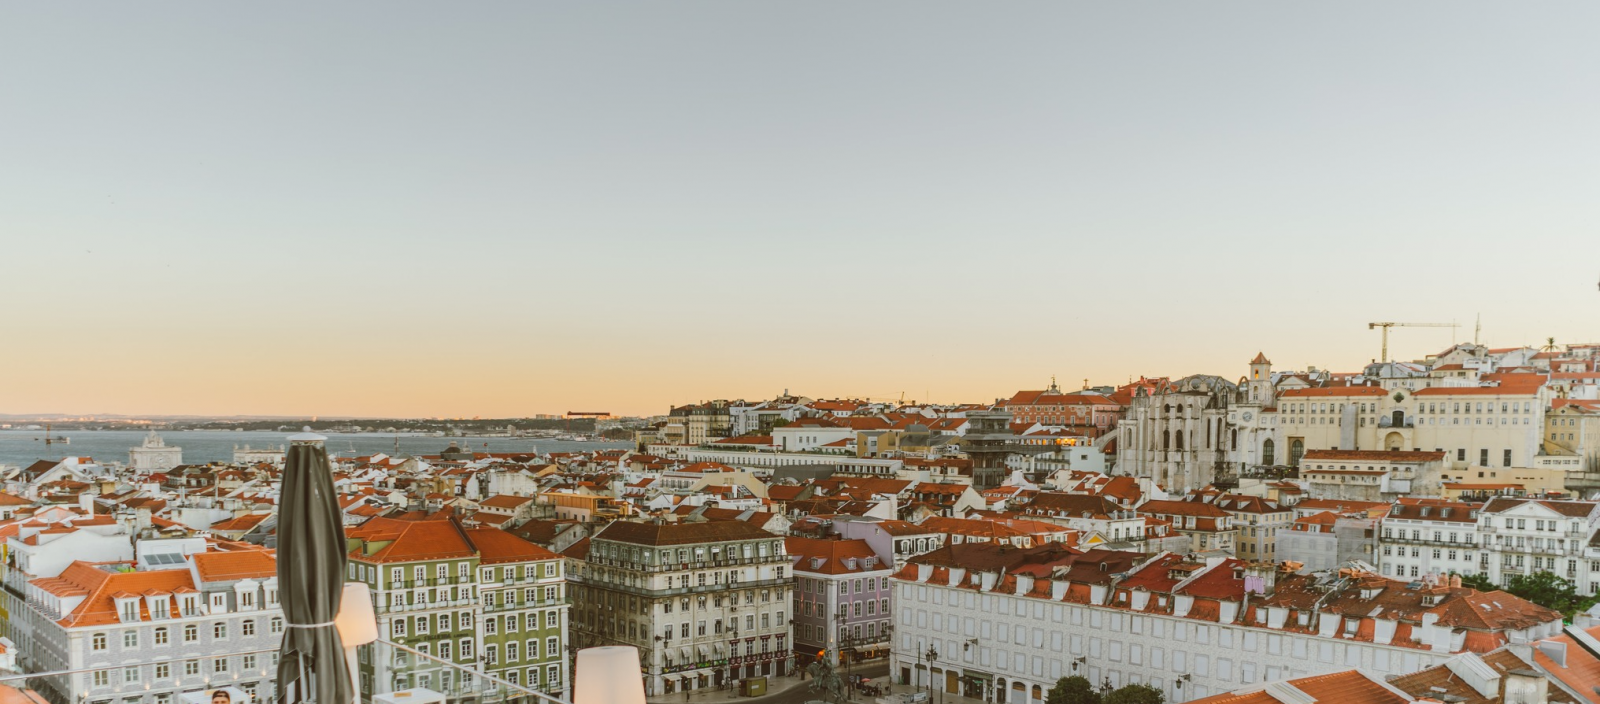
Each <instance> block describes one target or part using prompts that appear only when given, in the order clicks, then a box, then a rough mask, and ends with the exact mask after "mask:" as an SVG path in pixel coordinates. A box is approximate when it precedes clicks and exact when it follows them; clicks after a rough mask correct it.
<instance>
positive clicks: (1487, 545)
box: [1478, 497, 1600, 594]
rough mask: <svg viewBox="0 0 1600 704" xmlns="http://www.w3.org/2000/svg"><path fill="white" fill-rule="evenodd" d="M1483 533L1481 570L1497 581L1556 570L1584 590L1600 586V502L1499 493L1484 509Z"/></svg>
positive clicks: (1590, 590) (1482, 515)
mask: <svg viewBox="0 0 1600 704" xmlns="http://www.w3.org/2000/svg"><path fill="white" fill-rule="evenodd" d="M1479 518H1480V520H1479V524H1478V533H1479V535H1480V536H1481V538H1480V540H1481V542H1482V544H1483V547H1484V551H1483V554H1484V555H1485V556H1487V558H1488V564H1487V565H1481V562H1482V560H1481V559H1480V566H1481V567H1483V569H1482V571H1483V573H1484V574H1487V575H1488V577H1489V579H1490V581H1493V582H1494V583H1495V584H1505V583H1506V579H1507V578H1509V577H1510V576H1511V575H1514V574H1530V573H1532V572H1539V571H1544V572H1552V573H1555V574H1556V575H1557V576H1559V577H1562V578H1564V579H1566V580H1568V581H1570V582H1572V583H1573V584H1574V585H1575V586H1576V587H1577V590H1578V592H1579V593H1581V594H1594V593H1596V591H1597V589H1600V549H1596V548H1591V547H1590V541H1591V540H1592V539H1593V538H1594V537H1595V534H1596V533H1595V529H1596V527H1597V526H1600V503H1596V502H1593V501H1549V500H1535V499H1519V498H1505V497H1497V498H1493V499H1490V500H1489V501H1488V502H1487V503H1485V504H1484V505H1483V508H1482V510H1481V511H1479Z"/></svg>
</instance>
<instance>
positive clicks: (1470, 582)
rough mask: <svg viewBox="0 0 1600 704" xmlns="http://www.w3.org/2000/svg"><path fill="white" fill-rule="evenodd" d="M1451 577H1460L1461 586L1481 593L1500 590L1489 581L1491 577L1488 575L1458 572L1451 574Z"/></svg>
mask: <svg viewBox="0 0 1600 704" xmlns="http://www.w3.org/2000/svg"><path fill="white" fill-rule="evenodd" d="M1450 575H1451V576H1453V577H1460V578H1461V586H1463V587H1472V588H1473V589H1476V590H1478V591H1480V592H1492V591H1494V590H1496V589H1499V587H1497V586H1495V584H1494V582H1491V581H1489V577H1488V576H1487V575H1481V574H1460V573H1457V572H1451V573H1450Z"/></svg>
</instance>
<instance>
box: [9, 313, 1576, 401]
mask: <svg viewBox="0 0 1600 704" xmlns="http://www.w3.org/2000/svg"><path fill="white" fill-rule="evenodd" d="M1400 330H1401V332H1399V333H1395V334H1396V335H1404V334H1406V333H1407V332H1413V333H1415V332H1418V331H1417V330H1413V329H1409V328H1401V329H1400ZM1422 332H1423V333H1424V334H1427V332H1428V331H1426V330H1424V331H1422ZM1449 332H1450V331H1449V330H1448V329H1445V330H1433V331H1431V334H1434V335H1441V334H1442V335H1446V336H1448V335H1449ZM1377 336H1378V333H1377V332H1376V331H1374V332H1373V337H1374V338H1375V339H1374V344H1378V343H1377V340H1376V338H1377ZM1456 337H1457V338H1458V339H1456V340H1454V341H1445V342H1442V343H1441V344H1440V345H1438V346H1436V347H1428V348H1427V349H1428V350H1429V351H1428V352H1427V353H1426V354H1415V355H1408V354H1406V352H1405V350H1406V349H1407V345H1404V344H1397V342H1396V341H1395V340H1393V339H1391V341H1390V357H1391V359H1393V360H1394V361H1410V360H1421V359H1422V358H1424V357H1425V356H1428V355H1432V354H1435V353H1438V352H1443V351H1446V350H1447V349H1449V348H1450V347H1452V346H1454V345H1455V344H1458V343H1459V344H1465V343H1470V342H1472V340H1471V339H1470V334H1469V335H1468V339H1465V340H1463V339H1459V338H1460V335H1459V334H1458V335H1457V336H1456ZM1485 346H1491V345H1487V344H1486V345H1485ZM1494 346H1497V347H1509V348H1516V347H1532V348H1535V349H1538V348H1540V347H1541V345H1536V344H1531V343H1530V344H1526V345H1494ZM1560 346H1563V345H1559V344H1558V347H1560ZM1257 352H1259V353H1261V354H1264V355H1266V356H1267V357H1268V358H1269V360H1270V361H1271V362H1272V365H1273V370H1274V371H1299V372H1304V371H1306V370H1307V369H1309V368H1315V369H1317V370H1323V371H1328V372H1334V373H1359V372H1360V371H1361V370H1362V368H1363V367H1364V366H1366V365H1367V364H1370V363H1372V362H1375V361H1377V357H1376V355H1374V357H1373V358H1372V359H1370V360H1367V361H1364V362H1362V363H1360V364H1352V365H1343V366H1341V365H1339V364H1326V363H1316V362H1312V363H1309V364H1304V363H1302V364H1292V363H1291V364H1282V363H1280V362H1279V361H1278V359H1279V358H1278V357H1276V356H1275V355H1274V354H1272V352H1271V350H1269V349H1266V348H1260V349H1258V350H1257ZM1213 354H1214V353H1213ZM1254 354H1255V353H1251V354H1248V355H1247V356H1245V357H1241V358H1240V359H1239V360H1235V361H1236V363H1235V364H1232V365H1224V367H1221V368H1217V369H1191V370H1185V371H1182V372H1162V371H1146V372H1139V373H1132V374H1130V375H1128V376H1126V377H1122V378H1117V379H1096V378H1093V377H1089V378H1084V377H1081V376H1080V377H1071V376H1070V375H1064V374H1057V373H1049V374H1046V375H1045V376H1044V377H1042V378H1041V379H1039V380H1034V381H1037V383H1034V382H1033V381H1030V380H1028V379H1019V378H1017V377H1016V375H1014V374H1003V375H997V376H996V377H994V379H996V380H997V381H996V382H995V383H996V384H1000V383H1001V382H1000V381H998V380H1002V379H1010V380H1015V381H1019V382H1021V383H1014V384H1011V385H1010V386H1005V385H1003V384H1002V385H991V386H993V388H992V389H990V390H989V391H981V390H980V391H978V392H976V393H975V395H972V396H971V397H960V398H942V397H940V396H939V394H938V393H937V392H934V391H933V388H934V387H928V388H925V389H924V390H923V391H922V392H920V393H919V392H914V391H912V390H910V389H906V390H904V398H905V400H906V402H907V403H912V402H917V403H928V404H936V405H955V404H964V403H978V404H983V403H992V402H995V401H997V400H1003V399H1004V398H1006V397H1008V396H1010V395H1011V394H1012V393H1013V392H1015V391H1019V390H1042V389H1045V388H1047V387H1048V386H1050V385H1051V384H1052V383H1054V384H1056V385H1057V386H1058V387H1059V388H1060V389H1061V390H1062V391H1064V392H1067V393H1071V392H1072V391H1074V390H1078V389H1081V388H1088V387H1106V386H1111V387H1117V386H1122V385H1124V384H1127V383H1130V382H1133V381H1135V380H1137V379H1139V378H1150V379H1159V378H1167V379H1180V378H1183V377H1186V376H1190V375H1195V374H1214V375H1216V376H1220V377H1222V378H1224V379H1235V378H1243V377H1244V376H1245V370H1246V369H1247V368H1248V366H1249V364H1248V363H1249V361H1250V359H1252V358H1254ZM1234 372H1237V374H1235V373H1234ZM979 383H980V384H981V380H980V381H979ZM925 386H926V385H925ZM707 388H714V389H720V388H746V389H751V390H750V391H749V392H748V393H733V392H730V393H711V392H705V393H700V394H698V395H695V396H694V397H693V398H687V399H674V400H671V401H669V402H667V403H666V404H665V405H661V406H649V407H646V406H642V405H638V403H637V402H632V401H626V400H625V401H622V402H620V403H610V402H609V401H607V402H602V403H587V402H585V401H577V402H575V403H574V404H570V405H572V408H568V409H566V410H541V409H533V410H518V406H517V405H516V404H517V403H519V401H518V400H517V399H518V398H520V397H513V398H510V399H507V400H505V401H504V403H505V404H506V406H504V407H506V408H510V409H511V410H507V411H504V412H501V413H486V412H464V413H454V414H442V413H433V414H405V413H388V414H385V413H381V412H373V413H340V412H320V411H314V412H304V413H294V412H282V413H244V412H233V413H201V412H183V411H180V412H173V413H165V412H148V411H147V412H123V411H95V412H83V411H75V410H44V411H23V412H17V411H12V410H9V409H0V417H12V418H17V417H29V418H32V417H43V416H52V415H60V416H78V417H94V416H106V417H128V418H162V417H173V418H178V417H210V418H219V419H220V418H251V417H256V418H313V417H321V418H324V419H396V420H405V419H414V420H429V419H433V420H448V419H463V420H464V419H474V418H481V419H497V418H507V419H511V418H531V417H534V416H560V415H563V414H564V413H566V412H569V411H571V412H593V411H606V412H609V413H611V414H612V415H614V416H622V417H651V416H660V415H665V414H666V413H667V411H668V410H670V409H671V408H674V407H678V406H683V405H688V404H695V403H704V402H707V401H711V400H715V399H742V400H746V401H752V402H757V401H761V400H765V399H771V398H776V397H778V396H780V395H784V394H792V395H797V396H805V397H808V398H814V399H855V400H875V401H895V400H898V398H899V395H900V394H901V393H902V392H901V391H895V392H891V393H888V394H879V393H870V394H865V393H818V392H817V391H815V390H812V389H808V388H803V387H800V386H791V385H785V386H783V387H782V388H779V389H775V390H761V389H756V388H755V387H754V386H751V385H749V384H739V383H727V382H724V383H720V384H714V385H712V386H710V387H707ZM506 395H507V394H505V393H503V392H502V393H499V394H496V395H495V396H494V398H505V397H506ZM597 397H600V395H598V394H597ZM616 398H623V399H626V398H628V397H627V396H620V397H616ZM603 405H606V406H608V407H607V408H601V406H603ZM613 406H614V407H613ZM494 407H496V408H498V407H500V406H494ZM618 408H622V409H626V410H617V409H618Z"/></svg>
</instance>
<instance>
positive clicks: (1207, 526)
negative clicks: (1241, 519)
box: [1139, 499, 1239, 553]
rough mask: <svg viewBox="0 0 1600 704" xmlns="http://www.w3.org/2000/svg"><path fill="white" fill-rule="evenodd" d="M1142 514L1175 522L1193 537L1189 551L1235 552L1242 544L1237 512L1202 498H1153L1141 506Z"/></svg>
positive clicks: (1181, 532)
mask: <svg viewBox="0 0 1600 704" xmlns="http://www.w3.org/2000/svg"><path fill="white" fill-rule="evenodd" d="M1139 513H1142V514H1144V515H1146V516H1154V517H1156V518H1159V519H1161V520H1164V521H1169V522H1171V523H1172V530H1173V531H1174V532H1176V533H1178V534H1179V535H1183V536H1187V537H1188V538H1189V541H1190V544H1189V550H1191V551H1196V552H1203V551H1206V550H1221V551H1223V552H1230V553H1231V552H1234V551H1235V549H1236V548H1237V546H1238V544H1239V528H1238V526H1236V525H1235V524H1234V518H1233V515H1232V514H1230V513H1228V512H1227V511H1224V510H1223V509H1222V508H1221V507H1219V506H1216V505H1214V504H1208V503H1204V502H1201V501H1167V500H1159V499H1158V500H1151V501H1146V502H1144V503H1143V504H1140V505H1139Z"/></svg>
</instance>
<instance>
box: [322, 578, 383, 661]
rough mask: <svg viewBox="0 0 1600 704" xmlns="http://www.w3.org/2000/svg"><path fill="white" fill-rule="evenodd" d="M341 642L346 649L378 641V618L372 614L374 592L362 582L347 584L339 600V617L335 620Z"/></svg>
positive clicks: (334, 625)
mask: <svg viewBox="0 0 1600 704" xmlns="http://www.w3.org/2000/svg"><path fill="white" fill-rule="evenodd" d="M333 627H334V628H337V629H339V641H340V642H341V643H343V644H344V647H346V648H354V647H356V646H358V645H366V644H368V643H371V642H373V641H375V640H377V639H378V617H377V616H376V615H374V614H373V613H372V592H371V591H369V590H368V589H367V585H365V584H362V583H361V582H345V583H344V595H343V596H342V597H340V599H339V615H338V616H336V617H334V619H333Z"/></svg>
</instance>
